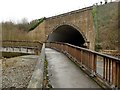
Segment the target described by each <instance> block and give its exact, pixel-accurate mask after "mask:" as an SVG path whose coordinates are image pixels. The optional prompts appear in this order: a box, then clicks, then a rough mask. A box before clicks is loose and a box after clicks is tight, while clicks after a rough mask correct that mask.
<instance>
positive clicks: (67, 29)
mask: <svg viewBox="0 0 120 90" xmlns="http://www.w3.org/2000/svg"><path fill="white" fill-rule="evenodd" d="M48 42H64V43H69V44H72V45H76V46H80V47H81V46H82V47H84V43H85V39H84V37H83V36H82V34H81V33H80V32H79V31H78V30H77V29H75V28H74V27H72V26H70V25H62V26H59V27H58V28H56V29H55V30H54V31H53V32H52V33H51V34H50V35H49V36H48Z"/></svg>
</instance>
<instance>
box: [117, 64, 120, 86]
mask: <svg viewBox="0 0 120 90" xmlns="http://www.w3.org/2000/svg"><path fill="white" fill-rule="evenodd" d="M117 86H118V88H120V62H118V63H117Z"/></svg>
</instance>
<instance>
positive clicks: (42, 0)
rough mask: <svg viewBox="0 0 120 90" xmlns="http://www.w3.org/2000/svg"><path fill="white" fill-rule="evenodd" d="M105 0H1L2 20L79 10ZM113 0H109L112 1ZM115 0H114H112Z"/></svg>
mask: <svg viewBox="0 0 120 90" xmlns="http://www.w3.org/2000/svg"><path fill="white" fill-rule="evenodd" d="M100 1H102V2H104V0H0V22H2V21H10V20H11V21H13V22H17V23H18V22H20V21H21V20H22V19H23V18H26V19H27V20H28V21H32V20H34V19H39V18H42V17H51V16H55V15H59V14H62V13H66V12H70V11H73V10H78V9H81V8H85V7H88V6H92V5H93V4H95V3H98V4H100ZM110 1H111V0H108V2H110ZM112 1H114V0H112Z"/></svg>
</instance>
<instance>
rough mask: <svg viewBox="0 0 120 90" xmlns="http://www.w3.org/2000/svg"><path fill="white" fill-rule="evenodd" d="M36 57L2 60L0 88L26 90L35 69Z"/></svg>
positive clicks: (28, 56)
mask: <svg viewBox="0 0 120 90" xmlns="http://www.w3.org/2000/svg"><path fill="white" fill-rule="evenodd" d="M38 58H39V56H37V55H27V56H21V57H15V58H9V59H5V58H4V59H1V60H2V88H10V87H15V88H27V86H28V84H29V81H30V79H31V76H32V73H33V71H34V69H35V66H36V63H37V60H38Z"/></svg>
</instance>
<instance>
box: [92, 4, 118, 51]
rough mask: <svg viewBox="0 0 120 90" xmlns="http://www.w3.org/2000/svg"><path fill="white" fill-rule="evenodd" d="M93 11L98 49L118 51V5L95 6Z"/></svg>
mask: <svg viewBox="0 0 120 90" xmlns="http://www.w3.org/2000/svg"><path fill="white" fill-rule="evenodd" d="M93 11H94V13H93V16H94V22H95V30H96V31H95V32H96V47H97V49H113V50H114V49H118V40H119V39H118V33H119V32H118V19H119V18H118V3H117V2H112V3H108V4H104V5H100V6H95V7H94V9H93Z"/></svg>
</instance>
